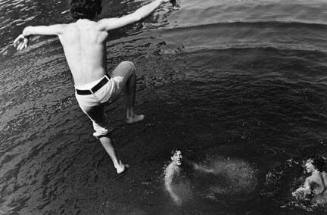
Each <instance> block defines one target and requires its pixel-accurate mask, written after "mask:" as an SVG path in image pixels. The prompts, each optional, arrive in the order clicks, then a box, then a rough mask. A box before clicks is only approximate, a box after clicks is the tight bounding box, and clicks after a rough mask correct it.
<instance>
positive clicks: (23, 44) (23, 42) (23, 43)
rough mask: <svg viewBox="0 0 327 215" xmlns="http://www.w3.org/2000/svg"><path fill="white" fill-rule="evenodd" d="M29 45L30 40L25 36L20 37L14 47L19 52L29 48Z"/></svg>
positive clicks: (15, 41)
mask: <svg viewBox="0 0 327 215" xmlns="http://www.w3.org/2000/svg"><path fill="white" fill-rule="evenodd" d="M27 45H28V38H27V37H25V36H24V35H23V34H21V35H19V36H18V37H17V38H16V39H15V40H14V47H16V48H17V50H18V51H20V50H23V49H25V48H27Z"/></svg>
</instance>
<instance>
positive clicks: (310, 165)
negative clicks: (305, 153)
mask: <svg viewBox="0 0 327 215" xmlns="http://www.w3.org/2000/svg"><path fill="white" fill-rule="evenodd" d="M324 166H325V161H324V159H323V158H321V157H316V158H309V159H308V160H307V161H306V163H305V170H306V171H307V172H308V173H311V172H313V171H314V170H318V171H323V170H324Z"/></svg>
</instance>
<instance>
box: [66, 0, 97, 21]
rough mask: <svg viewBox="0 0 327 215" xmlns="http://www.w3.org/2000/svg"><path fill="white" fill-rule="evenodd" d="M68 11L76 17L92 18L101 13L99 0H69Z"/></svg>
mask: <svg viewBox="0 0 327 215" xmlns="http://www.w3.org/2000/svg"><path fill="white" fill-rule="evenodd" d="M70 5H71V8H70V13H71V15H72V17H73V18H74V19H75V20H77V19H89V20H93V19H95V18H96V16H97V15H98V14H100V13H101V9H102V7H101V0H71V3H70Z"/></svg>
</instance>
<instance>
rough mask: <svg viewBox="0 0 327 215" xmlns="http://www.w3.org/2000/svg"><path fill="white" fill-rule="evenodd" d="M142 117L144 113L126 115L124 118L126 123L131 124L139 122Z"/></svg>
mask: <svg viewBox="0 0 327 215" xmlns="http://www.w3.org/2000/svg"><path fill="white" fill-rule="evenodd" d="M143 119H144V115H143V114H140V115H136V114H135V115H134V116H133V117H127V119H126V123H128V124H132V123H136V122H140V121H142V120H143Z"/></svg>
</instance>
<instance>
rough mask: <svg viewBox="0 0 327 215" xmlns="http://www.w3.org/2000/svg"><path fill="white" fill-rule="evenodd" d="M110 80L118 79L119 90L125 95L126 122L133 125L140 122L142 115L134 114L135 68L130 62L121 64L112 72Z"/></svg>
mask: <svg viewBox="0 0 327 215" xmlns="http://www.w3.org/2000/svg"><path fill="white" fill-rule="evenodd" d="M112 78H118V79H119V80H120V81H119V88H120V89H124V92H125V95H126V122H127V123H135V122H139V121H142V120H143V119H144V115H142V114H141V115H137V114H135V112H134V106H135V94H136V74H135V66H134V64H133V63H132V62H129V61H124V62H121V63H120V64H119V65H118V66H117V68H116V69H115V70H114V71H113V72H112Z"/></svg>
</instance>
